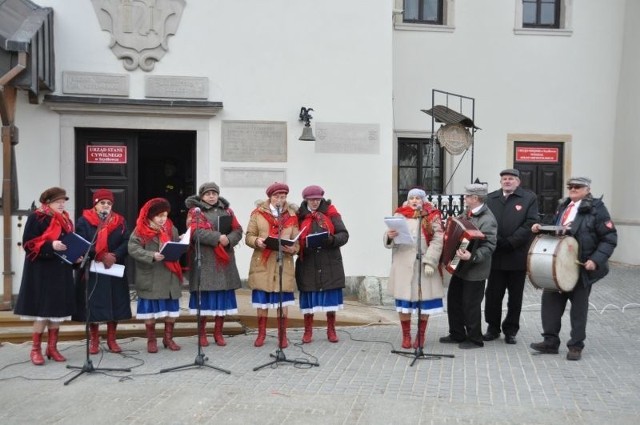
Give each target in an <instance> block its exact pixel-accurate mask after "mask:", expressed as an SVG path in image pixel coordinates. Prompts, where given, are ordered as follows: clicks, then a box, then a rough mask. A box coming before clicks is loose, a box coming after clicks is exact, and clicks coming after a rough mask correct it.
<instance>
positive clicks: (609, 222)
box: [604, 220, 614, 229]
mask: <svg viewBox="0 0 640 425" xmlns="http://www.w3.org/2000/svg"><path fill="white" fill-rule="evenodd" d="M604 225H605V226H606V227H607V229H613V227H614V226H613V221H611V220H609V221H607V222H606V223H604Z"/></svg>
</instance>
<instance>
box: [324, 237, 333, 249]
mask: <svg viewBox="0 0 640 425" xmlns="http://www.w3.org/2000/svg"><path fill="white" fill-rule="evenodd" d="M333 239H334V237H333V235H329V236H328V237H327V240H326V241H324V247H325V248H331V247H332V246H333Z"/></svg>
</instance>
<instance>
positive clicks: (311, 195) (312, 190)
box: [302, 185, 324, 199]
mask: <svg viewBox="0 0 640 425" xmlns="http://www.w3.org/2000/svg"><path fill="white" fill-rule="evenodd" d="M323 197H324V189H323V188H321V187H320V186H316V185H311V186H307V187H305V188H304V190H303V191H302V198H303V199H321V198H323Z"/></svg>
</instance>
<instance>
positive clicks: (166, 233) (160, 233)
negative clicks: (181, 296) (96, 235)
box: [135, 202, 182, 282]
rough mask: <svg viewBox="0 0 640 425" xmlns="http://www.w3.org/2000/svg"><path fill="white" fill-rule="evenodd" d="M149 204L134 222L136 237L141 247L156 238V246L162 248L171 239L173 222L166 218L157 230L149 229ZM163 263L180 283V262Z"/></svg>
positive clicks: (155, 228)
mask: <svg viewBox="0 0 640 425" xmlns="http://www.w3.org/2000/svg"><path fill="white" fill-rule="evenodd" d="M150 204H151V202H147V203H146V204H145V205H144V207H142V209H141V210H140V214H139V215H138V220H137V221H136V228H135V233H136V234H137V235H138V237H139V238H140V240H141V241H142V244H143V245H145V244H147V243H148V242H149V241H151V240H152V239H153V238H155V237H157V238H158V241H159V244H158V246H162V244H164V243H165V242H169V241H171V239H172V236H173V222H172V221H171V219H169V218H167V221H166V222H165V223H164V226H162V227H161V228H158V227H156V226H155V225H154V226H153V227H151V224H150V220H149V219H148V218H147V213H148V212H149V206H150ZM163 263H164V266H165V267H166V268H167V269H169V271H170V272H171V273H173V274H175V275H176V276H178V279H180V282H182V267H181V266H180V261H163Z"/></svg>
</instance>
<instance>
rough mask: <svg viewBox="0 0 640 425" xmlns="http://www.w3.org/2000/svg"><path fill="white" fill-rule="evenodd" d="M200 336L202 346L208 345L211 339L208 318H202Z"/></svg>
mask: <svg viewBox="0 0 640 425" xmlns="http://www.w3.org/2000/svg"><path fill="white" fill-rule="evenodd" d="M198 338H200V346H201V347H208V346H209V340H208V339H207V318H206V317H201V318H200V328H199V329H198Z"/></svg>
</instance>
